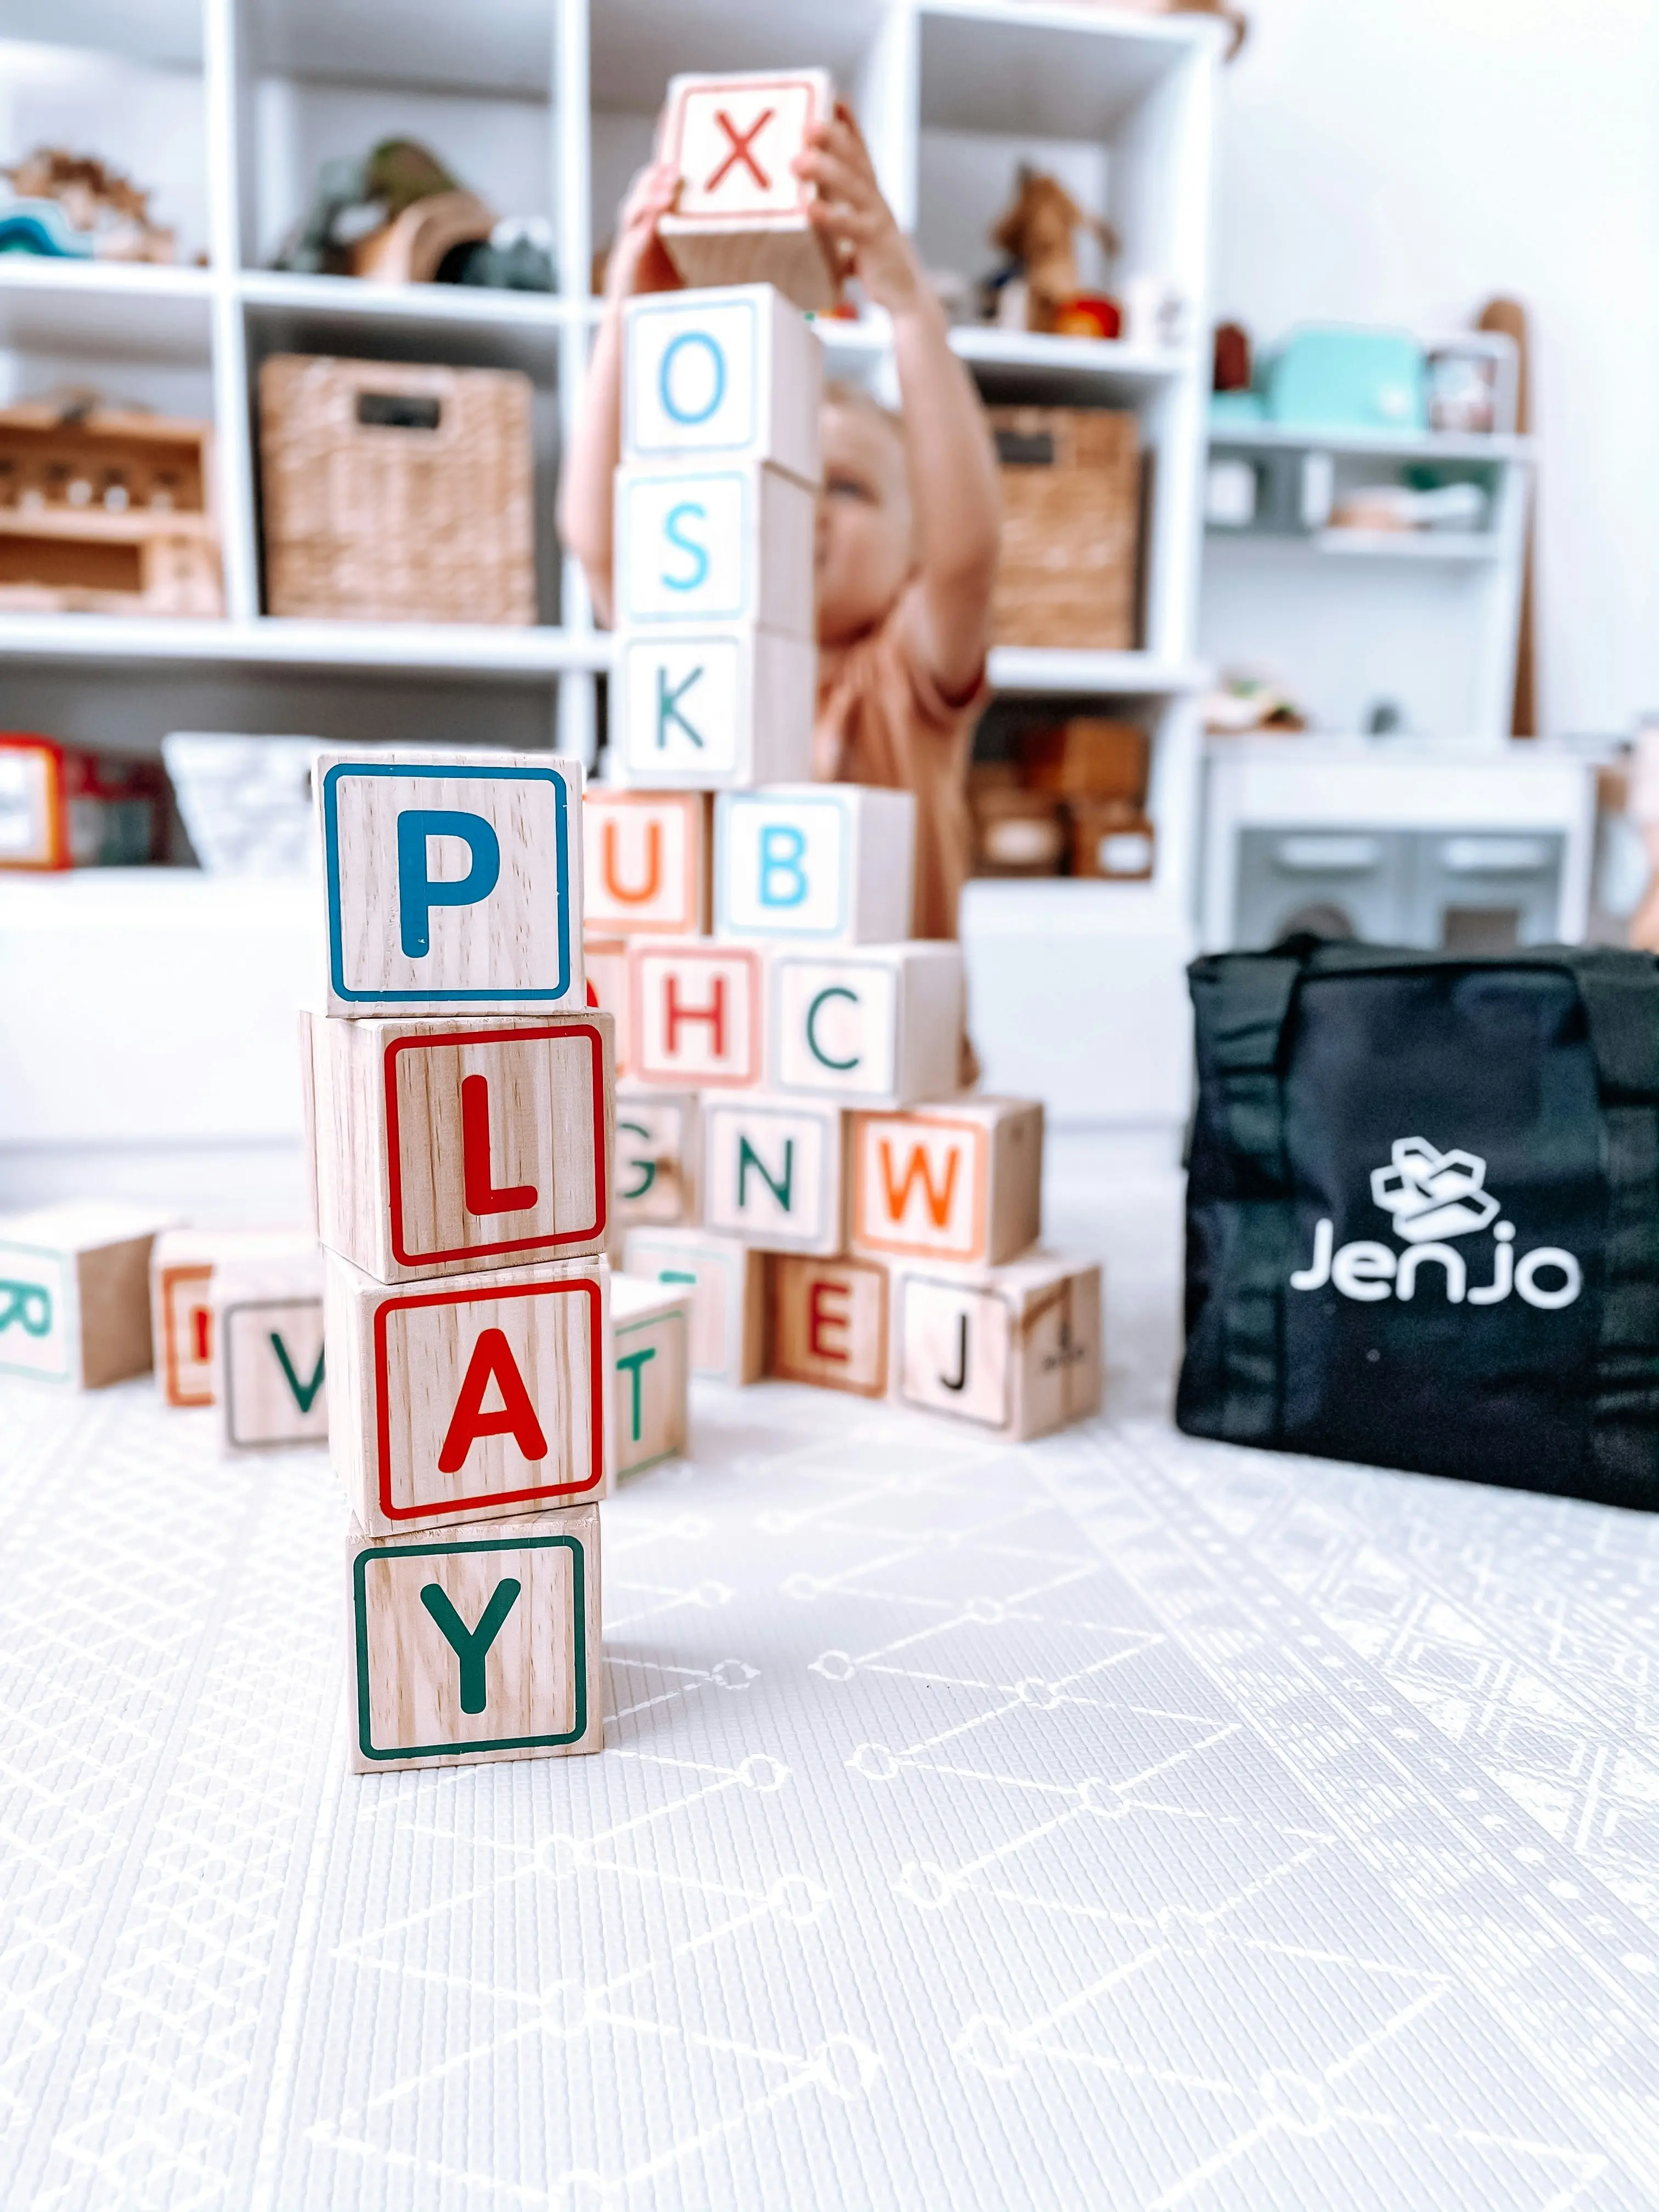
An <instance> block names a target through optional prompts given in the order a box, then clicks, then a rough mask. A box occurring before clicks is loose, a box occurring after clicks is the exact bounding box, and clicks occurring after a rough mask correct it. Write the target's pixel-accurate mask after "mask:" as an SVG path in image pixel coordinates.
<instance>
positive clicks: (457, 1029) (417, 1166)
mask: <svg viewBox="0 0 1659 2212" xmlns="http://www.w3.org/2000/svg"><path fill="white" fill-rule="evenodd" d="M310 1030H311V1040H312V1065H313V1089H314V1092H315V1097H316V1115H317V1151H316V1158H317V1206H318V1220H319V1232H320V1235H321V1237H322V1241H323V1243H325V1244H326V1245H327V1246H329V1248H330V1249H331V1250H333V1251H336V1252H340V1253H343V1254H344V1255H345V1256H346V1257H347V1258H348V1259H349V1260H351V1261H354V1262H355V1263H356V1265H357V1266H358V1267H363V1268H365V1269H367V1271H368V1273H370V1274H371V1275H374V1276H376V1277H378V1278H379V1279H380V1281H381V1282H383V1283H402V1282H408V1281H410V1280H412V1279H419V1278H422V1277H425V1276H428V1275H458V1274H465V1273H475V1272H476V1271H477V1270H478V1269H479V1268H494V1267H523V1266H527V1265H530V1264H532V1262H535V1261H541V1260H547V1259H576V1258H578V1257H580V1256H581V1255H584V1254H587V1253H594V1252H602V1251H603V1250H604V1249H605V1240H606V1237H607V1234H608V1230H609V1219H610V1203H611V1099H612V1095H613V1092H614V1090H615V1077H614V1074H613V1072H612V1060H611V1052H612V1043H611V1017H610V1015H609V1014H607V1013H605V1012H599V1011H596V1012H592V1013H587V1014H570V1015H561V1016H557V1017H554V1018H544V1019H542V1020H524V1021H511V1020H506V1021H504V1020H500V1019H494V1020H492V1019H480V1020H475V1021H458V1020H455V1019H453V1018H452V1019H449V1020H443V1021H439V1020H423V1021H386V1020H377V1019H368V1018H366V1019H360V1020H356V1021H327V1020H319V1019H314V1018H313V1021H312V1022H311V1024H310Z"/></svg>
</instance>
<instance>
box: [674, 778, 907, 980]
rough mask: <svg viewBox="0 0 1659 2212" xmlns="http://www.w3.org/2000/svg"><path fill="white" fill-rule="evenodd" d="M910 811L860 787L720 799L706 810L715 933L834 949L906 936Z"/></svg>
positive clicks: (888, 794) (903, 802)
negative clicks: (710, 817) (710, 820)
mask: <svg viewBox="0 0 1659 2212" xmlns="http://www.w3.org/2000/svg"><path fill="white" fill-rule="evenodd" d="M915 823H916V801H915V793H912V792H908V791H889V790H878V789H875V788H872V787H871V786H869V785H866V784H851V783H832V784H802V785H796V786H781V787H780V786H773V787H769V788H766V789H763V790H758V791H732V792H722V793H721V794H720V797H719V799H716V801H715V802H714V930H715V933H716V935H717V936H721V937H754V938H761V939H776V940H779V941H787V942H789V943H793V944H801V943H811V942H817V943H818V944H842V945H886V944H891V943H892V942H894V941H895V940H896V939H900V938H905V937H908V935H909V933H910V921H911V897H912V884H913V880H914V877H915V835H916V830H915Z"/></svg>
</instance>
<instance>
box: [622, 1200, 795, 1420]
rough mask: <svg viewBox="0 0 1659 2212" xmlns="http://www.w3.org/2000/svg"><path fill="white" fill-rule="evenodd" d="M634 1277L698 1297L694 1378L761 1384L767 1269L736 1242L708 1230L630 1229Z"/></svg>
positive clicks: (694, 1310) (694, 1324) (693, 1341)
mask: <svg viewBox="0 0 1659 2212" xmlns="http://www.w3.org/2000/svg"><path fill="white" fill-rule="evenodd" d="M627 1253H628V1272H629V1274H630V1275H645V1276H649V1277H651V1278H652V1279H653V1280H654V1281H656V1282H659V1283H665V1284H672V1285H684V1287H685V1288H687V1289H689V1290H690V1292H691V1294H692V1295H691V1372H692V1373H693V1374H694V1375H702V1376H708V1377H709V1378H710V1379H711V1380H713V1381H714V1382H718V1383H754V1382H757V1381H758V1380H759V1378H760V1373H761V1369H762V1365H763V1356H764V1353H765V1349H766V1277H765V1263H764V1261H763V1259H762V1256H761V1255H760V1254H759V1253H758V1252H757V1251H756V1250H755V1249H754V1248H753V1247H752V1246H750V1245H747V1244H743V1243H739V1242H738V1239H737V1238H736V1237H713V1236H710V1235H709V1234H708V1231H706V1230H702V1229H630V1230H629V1232H628V1245H627Z"/></svg>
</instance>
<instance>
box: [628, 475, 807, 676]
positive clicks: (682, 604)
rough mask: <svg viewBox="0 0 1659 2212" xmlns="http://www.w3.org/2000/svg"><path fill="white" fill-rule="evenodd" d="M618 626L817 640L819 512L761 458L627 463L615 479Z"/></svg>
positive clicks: (791, 480)
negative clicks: (736, 627)
mask: <svg viewBox="0 0 1659 2212" xmlns="http://www.w3.org/2000/svg"><path fill="white" fill-rule="evenodd" d="M616 502H617V505H616V559H615V574H616V579H617V627H618V628H619V629H647V628H649V629H661V628H664V627H665V626H668V625H671V624H681V623H696V624H697V625H698V626H699V627H702V626H706V625H707V624H708V623H759V625H760V626H761V628H762V629H775V630H782V631H783V632H785V633H786V634H787V635H790V636H793V637H802V638H810V637H811V635H813V622H814V607H815V600H814V586H813V580H812V553H813V533H814V530H815V527H816V519H815V518H816V507H815V501H814V497H813V494H812V492H811V490H810V489H808V487H807V486H806V485H805V484H803V483H797V481H796V479H795V478H794V477H787V476H785V475H784V473H783V471H782V470H781V469H773V468H768V467H767V466H766V465H765V464H764V463H763V462H761V461H740V460H733V461H726V462H721V463H719V464H713V463H711V464H709V465H707V466H705V467H699V468H688V467H686V466H685V465H683V464H676V465H673V466H664V465H660V464H656V463H649V462H644V461H625V462H623V465H622V466H621V467H620V468H619V469H618V470H617V483H616Z"/></svg>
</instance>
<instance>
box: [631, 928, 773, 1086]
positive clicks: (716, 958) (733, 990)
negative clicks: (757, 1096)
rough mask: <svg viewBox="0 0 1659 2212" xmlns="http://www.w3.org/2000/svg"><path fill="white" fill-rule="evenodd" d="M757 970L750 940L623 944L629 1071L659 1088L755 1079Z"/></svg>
mask: <svg viewBox="0 0 1659 2212" xmlns="http://www.w3.org/2000/svg"><path fill="white" fill-rule="evenodd" d="M765 981H766V978H765V969H764V966H763V961H762V958H761V955H760V954H759V953H758V952H757V951H755V950H754V949H753V948H752V947H750V946H747V945H714V944H710V943H708V942H707V941H706V940H705V941H703V942H701V943H699V942H695V941H693V940H691V939H684V940H682V941H681V942H679V943H678V944H677V943H676V942H675V941H674V940H673V939H665V940H662V941H660V942H658V941H655V940H653V939H648V938H638V937H636V938H635V939H632V941H631V942H630V943H629V948H628V1032H629V1042H630V1044H631V1047H632V1054H631V1067H630V1073H632V1074H634V1075H635V1076H636V1077H637V1078H638V1079H639V1080H640V1081H641V1083H644V1084H647V1085H651V1086H652V1087H653V1089H656V1090H661V1091H676V1090H684V1089H685V1088H686V1087H687V1086H688V1085H692V1086H695V1087H696V1088H698V1089H709V1090H714V1089H723V1090H732V1089H734V1088H739V1087H742V1088H747V1087H749V1086H750V1085H754V1084H757V1083H758V1082H759V1081H760V1079H761V1073H762V1070H763V1067H764V1066H765V1064H766V1060H765V1054H764V1052H763V1008H764V1001H765Z"/></svg>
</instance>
